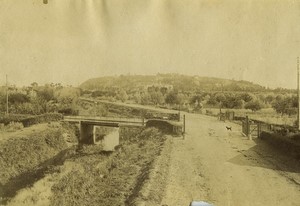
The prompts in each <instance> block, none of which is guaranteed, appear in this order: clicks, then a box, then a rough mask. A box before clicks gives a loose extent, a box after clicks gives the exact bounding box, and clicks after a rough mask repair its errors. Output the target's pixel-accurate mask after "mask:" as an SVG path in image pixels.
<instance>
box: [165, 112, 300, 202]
mask: <svg viewBox="0 0 300 206" xmlns="http://www.w3.org/2000/svg"><path fill="white" fill-rule="evenodd" d="M227 125H230V126H232V131H227V129H226V128H225V126H227ZM186 127H187V128H186V132H187V134H186V135H185V140H181V139H176V140H174V145H173V150H172V153H171V166H170V175H169V180H168V181H167V182H168V185H167V187H166V194H165V197H164V198H163V201H162V205H168V206H176V205H178V206H185V205H189V202H190V201H191V200H202V201H206V202H209V203H212V204H214V205H217V206H218V205H220V206H254V205H255V206H260V205H261V206H266V205H270V206H271V205H272V206H274V205H276V206H278V205H284V206H288V205H295V206H296V205H300V173H299V172H300V166H299V162H296V161H295V160H290V159H289V158H287V157H285V156H282V155H279V154H278V152H276V151H274V150H273V149H272V148H270V147H269V146H268V145H266V144H265V143H264V142H263V141H262V140H258V139H253V141H251V140H248V139H247V138H246V137H243V136H242V135H241V133H240V130H241V129H240V126H238V125H235V124H233V123H227V122H226V123H224V122H220V121H217V120H216V118H214V117H208V116H204V115H196V114H186Z"/></svg>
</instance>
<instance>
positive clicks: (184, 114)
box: [183, 114, 185, 134]
mask: <svg viewBox="0 0 300 206" xmlns="http://www.w3.org/2000/svg"><path fill="white" fill-rule="evenodd" d="M184 133H185V114H184V115H183V134H184Z"/></svg>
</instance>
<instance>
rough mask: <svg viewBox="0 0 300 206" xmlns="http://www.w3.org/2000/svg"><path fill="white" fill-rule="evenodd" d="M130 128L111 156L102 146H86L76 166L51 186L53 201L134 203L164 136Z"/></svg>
mask: <svg viewBox="0 0 300 206" xmlns="http://www.w3.org/2000/svg"><path fill="white" fill-rule="evenodd" d="M127 132H128V133H127V134H126V135H124V141H123V142H122V143H121V145H120V147H119V150H118V151H116V152H114V153H113V154H111V155H109V156H107V155H106V154H103V153H101V148H100V147H98V151H97V150H96V149H95V146H86V147H85V148H83V149H82V150H81V151H80V155H78V156H75V157H74V158H73V159H72V161H73V162H74V163H75V164H76V167H74V168H72V169H71V170H70V172H69V173H68V174H66V175H65V176H64V177H63V178H62V179H61V180H60V181H59V182H57V183H56V184H55V185H54V186H53V187H52V192H53V193H54V195H53V196H52V199H51V205H54V206H55V205H83V206H84V205H99V206H101V205H103V206H106V205H133V204H132V200H133V199H134V198H135V196H136V195H137V193H138V192H139V190H140V186H141V185H142V184H143V181H145V180H146V179H147V175H148V172H149V168H150V167H151V164H152V162H153V160H154V159H155V158H156V157H157V155H158V154H159V153H160V150H161V145H162V143H163V142H164V141H165V137H164V136H163V135H162V134H161V133H160V132H159V131H158V130H157V129H154V128H148V129H145V130H143V131H141V132H140V133H139V134H137V135H132V134H131V132H130V130H128V131H127ZM91 150H92V151H93V152H91Z"/></svg>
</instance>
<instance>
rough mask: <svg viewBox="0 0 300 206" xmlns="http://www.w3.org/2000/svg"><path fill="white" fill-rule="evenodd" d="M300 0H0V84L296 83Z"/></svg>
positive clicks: (290, 86)
mask: <svg viewBox="0 0 300 206" xmlns="http://www.w3.org/2000/svg"><path fill="white" fill-rule="evenodd" d="M297 56H300V1H299V0H298V1H294V0H277V1H275V0H267V1H266V0H265V1H263V0H255V1H247V0H222V1H214V0H107V1H105V0H102V1H101V0H48V4H47V5H45V4H43V1H42V0H0V84H4V82H5V74H8V76H9V80H10V83H13V84H17V85H24V84H25V85H29V84H30V83H31V82H34V81H36V82H38V83H40V84H44V83H46V82H55V83H56V82H63V83H65V84H73V85H78V84H79V83H82V82H83V81H85V80H87V79H88V78H93V77H99V76H105V75H115V74H128V73H130V74H156V73H158V72H160V73H169V72H176V73H182V74H188V75H200V76H213V77H222V78H227V79H236V80H242V79H243V80H249V81H252V82H255V83H259V84H262V85H265V86H270V87H288V88H295V87H296V74H297V70H296V69H297V67H296V57H297Z"/></svg>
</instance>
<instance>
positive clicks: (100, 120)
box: [63, 116, 182, 150]
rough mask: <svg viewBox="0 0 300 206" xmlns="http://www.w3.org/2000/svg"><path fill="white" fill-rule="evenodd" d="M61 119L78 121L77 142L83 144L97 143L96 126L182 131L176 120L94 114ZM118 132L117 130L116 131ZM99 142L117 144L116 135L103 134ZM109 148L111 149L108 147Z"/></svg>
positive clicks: (117, 138) (176, 132)
mask: <svg viewBox="0 0 300 206" xmlns="http://www.w3.org/2000/svg"><path fill="white" fill-rule="evenodd" d="M63 121H66V122H73V123H78V124H79V128H80V137H79V142H80V143H85V144H98V143H99V141H98V139H97V132H96V130H97V127H99V126H100V127H112V128H119V127H120V126H126V127H144V126H149V127H151V126H154V127H158V128H159V129H162V130H164V131H166V132H167V133H173V134H174V133H175V134H181V133H182V124H181V123H180V122H178V121H170V120H163V119H143V118H121V117H95V116H64V119H63ZM117 133H118V131H117ZM101 143H103V144H104V145H111V146H110V147H111V148H112V150H113V147H114V146H117V145H118V144H119V136H118V135H105V136H103V138H102V140H101ZM108 150H111V149H108Z"/></svg>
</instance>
